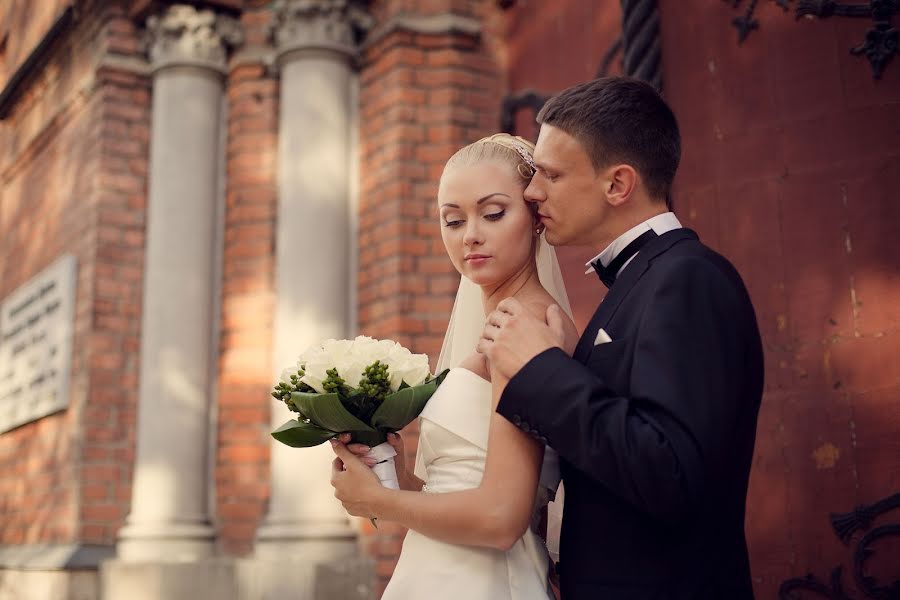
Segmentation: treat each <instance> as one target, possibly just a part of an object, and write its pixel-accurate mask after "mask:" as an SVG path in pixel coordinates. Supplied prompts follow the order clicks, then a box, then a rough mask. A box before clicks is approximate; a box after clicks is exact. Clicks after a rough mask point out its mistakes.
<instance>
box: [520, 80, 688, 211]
mask: <svg viewBox="0 0 900 600" xmlns="http://www.w3.org/2000/svg"><path fill="white" fill-rule="evenodd" d="M537 121H538V123H541V124H547V125H552V126H553V127H556V128H558V129H561V130H563V131H565V132H566V133H568V134H569V135H571V136H572V137H574V138H575V139H576V140H578V142H579V143H580V144H581V146H582V147H583V148H584V150H585V152H587V154H588V156H589V157H590V159H591V162H592V163H593V165H594V169H595V170H599V169H602V168H604V167H608V166H610V165H613V164H615V163H628V164H630V165H631V166H632V167H634V168H635V169H636V170H637V171H638V173H640V175H641V178H642V179H643V180H644V184H645V185H646V186H647V191H648V192H649V193H650V195H651V196H652V197H653V198H656V199H659V200H666V201H667V202H668V201H669V192H670V190H671V188H672V181H673V180H674V179H675V171H677V170H678V162H679V161H680V160H681V135H680V134H679V132H678V122H677V121H676V120H675V115H674V114H673V113H672V109H670V108H669V106H668V105H667V104H666V103H665V101H664V100H663V99H662V98H661V97H660V95H659V93H657V91H656V90H655V89H654V88H653V86H651V85H650V84H649V83H646V82H644V81H641V80H639V79H634V78H632V77H601V78H599V79H594V80H593V81H588V82H586V83H582V84H579V85H576V86H573V87H570V88H568V89H566V90H563V91H562V92H560V93H559V94H557V95H556V96H553V97H552V98H550V99H549V100H548V101H547V103H546V104H545V105H544V107H543V108H542V109H541V110H540V112H539V113H538V115H537Z"/></svg>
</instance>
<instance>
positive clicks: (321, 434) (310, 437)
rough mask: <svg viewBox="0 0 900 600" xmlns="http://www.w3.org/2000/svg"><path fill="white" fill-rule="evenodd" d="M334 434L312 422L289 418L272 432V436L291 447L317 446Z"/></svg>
mask: <svg viewBox="0 0 900 600" xmlns="http://www.w3.org/2000/svg"><path fill="white" fill-rule="evenodd" d="M335 435H336V434H335V433H334V432H333V431H328V430H327V429H322V428H321V427H317V426H315V425H313V424H312V423H304V422H303V421H298V420H296V419H291V420H290V421H288V422H287V423H285V424H284V425H282V426H281V427H279V428H278V429H276V430H275V431H273V432H272V437H273V438H275V439H276V440H278V441H279V442H281V443H282V444H286V445H288V446H291V447H293V448H309V447H310V446H318V445H319V444H321V443H322V442H324V441H325V440H328V439H331V438H333V437H334V436H335Z"/></svg>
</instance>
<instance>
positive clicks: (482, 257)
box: [463, 254, 490, 266]
mask: <svg viewBox="0 0 900 600" xmlns="http://www.w3.org/2000/svg"><path fill="white" fill-rule="evenodd" d="M489 258H490V256H488V255H487V254H466V255H465V256H464V257H463V259H464V260H465V261H466V262H467V263H469V264H470V265H475V266H477V265H483V264H484V263H486V262H487V261H488V259H489Z"/></svg>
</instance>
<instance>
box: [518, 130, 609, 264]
mask: <svg viewBox="0 0 900 600" xmlns="http://www.w3.org/2000/svg"><path fill="white" fill-rule="evenodd" d="M534 162H535V164H536V165H537V172H536V173H535V175H534V178H532V180H531V183H530V184H529V186H528V188H527V189H526V190H525V199H526V200H529V201H532V202H536V203H537V206H538V214H539V215H540V217H541V222H542V223H543V224H544V226H545V227H546V229H545V233H544V236H545V237H546V239H547V241H548V242H550V243H551V244H553V245H554V246H567V245H586V246H594V245H596V239H595V238H596V237H597V231H598V230H602V229H603V226H604V220H605V219H606V218H607V213H608V207H607V204H606V202H604V200H603V198H604V195H603V193H602V190H603V185H604V182H603V178H602V177H600V176H599V175H598V173H597V171H596V170H595V169H594V165H593V164H592V163H591V159H590V157H589V156H588V155H587V153H586V152H585V150H584V148H583V147H582V145H581V143H580V142H579V141H578V140H577V139H575V138H574V137H572V136H571V135H569V134H568V133H566V132H565V131H563V130H562V129H558V128H556V127H553V126H552V125H547V124H544V125H541V132H540V134H539V135H538V140H537V144H536V146H535V150H534Z"/></svg>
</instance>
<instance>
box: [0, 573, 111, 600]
mask: <svg viewBox="0 0 900 600" xmlns="http://www.w3.org/2000/svg"><path fill="white" fill-rule="evenodd" d="M99 598H100V577H99V575H98V574H97V571H96V570H92V569H84V570H77V571H59V570H54V571H42V570H20V569H0V600H98V599H99Z"/></svg>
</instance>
